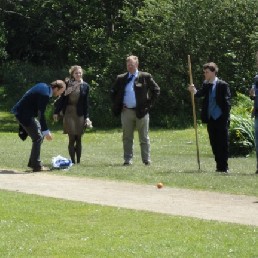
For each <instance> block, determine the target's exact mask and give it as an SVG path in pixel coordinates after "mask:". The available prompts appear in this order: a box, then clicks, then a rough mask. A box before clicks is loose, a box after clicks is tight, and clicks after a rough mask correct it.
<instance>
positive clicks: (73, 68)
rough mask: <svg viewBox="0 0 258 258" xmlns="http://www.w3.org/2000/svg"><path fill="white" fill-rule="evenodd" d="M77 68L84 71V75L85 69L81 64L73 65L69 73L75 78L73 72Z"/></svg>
mask: <svg viewBox="0 0 258 258" xmlns="http://www.w3.org/2000/svg"><path fill="white" fill-rule="evenodd" d="M76 70H81V71H82V75H83V69H82V67H81V66H79V65H73V66H71V67H70V69H69V74H70V77H71V78H73V73H74V72H75V71H76Z"/></svg>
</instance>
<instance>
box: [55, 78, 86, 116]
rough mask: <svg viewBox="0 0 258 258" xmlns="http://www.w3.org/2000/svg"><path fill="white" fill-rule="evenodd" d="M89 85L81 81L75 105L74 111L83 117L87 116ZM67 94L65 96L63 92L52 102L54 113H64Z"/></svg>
mask: <svg viewBox="0 0 258 258" xmlns="http://www.w3.org/2000/svg"><path fill="white" fill-rule="evenodd" d="M89 88H90V87H89V85H88V84H87V83H86V82H83V83H82V84H81V85H80V96H79V99H78V102H77V105H76V112H77V115H78V116H83V117H84V119H86V118H87V117H89ZM68 100H69V95H67V96H65V95H64V93H63V94H62V95H61V96H60V98H58V99H57V100H56V102H55V104H54V107H55V109H54V114H59V113H60V112H61V111H62V112H63V114H65V110H66V107H67V105H68Z"/></svg>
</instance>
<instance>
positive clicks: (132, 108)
mask: <svg viewBox="0 0 258 258" xmlns="http://www.w3.org/2000/svg"><path fill="white" fill-rule="evenodd" d="M123 108H126V109H132V110H135V108H129V107H127V106H126V105H124V106H123Z"/></svg>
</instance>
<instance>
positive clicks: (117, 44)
mask: <svg viewBox="0 0 258 258" xmlns="http://www.w3.org/2000/svg"><path fill="white" fill-rule="evenodd" d="M257 10H258V2H257V1H256V0H218V1H213V2H211V1H203V0H195V1H187V0H172V1H171V0H159V1H154V0H139V1H137V2H135V1H127V0H106V1H99V0H91V1H85V0H67V1H66V2H65V3H64V2H63V1H60V0H48V1H45V0H31V1H29V0H22V1H20V0H5V1H1V4H0V12H1V15H0V67H1V69H0V109H1V110H9V109H10V107H11V106H12V105H13V104H14V103H15V102H16V101H17V100H18V99H19V97H20V96H21V95H22V94H23V93H24V91H25V90H26V89H27V88H29V87H31V86H32V85H33V84H34V83H35V82H37V81H45V82H51V81H53V80H55V79H57V78H60V79H62V78H64V77H65V76H67V74H68V69H69V67H70V66H71V65H74V64H79V65H81V66H82V67H83V68H84V70H85V77H84V78H85V80H86V81H87V82H88V83H89V84H90V86H91V112H90V114H91V119H92V120H93V123H94V125H95V126H98V127H102V128H103V127H114V126H117V125H119V124H120V121H119V119H117V118H114V117H113V116H112V114H111V109H110V98H109V90H110V88H111V86H112V83H113V82H114V80H115V78H116V76H117V74H119V73H122V72H124V71H125V58H126V56H127V55H129V54H135V55H137V56H139V59H140V69H141V70H144V71H148V72H150V73H152V75H153V76H154V78H155V80H156V81H157V82H158V84H159V85H160V87H161V96H160V100H159V102H158V103H157V105H156V106H155V108H154V109H153V110H152V113H151V116H152V118H151V125H152V126H157V127H163V128H185V127H187V126H189V125H191V124H192V111H191V110H192V109H191V102H190V101H191V99H190V96H189V93H188V91H187V90H186V88H187V84H188V81H189V78H188V67H187V55H189V54H190V55H191V59H192V70H193V78H194V83H195V84H196V86H197V87H198V85H200V84H201V82H202V80H203V76H202V65H203V64H204V63H205V62H208V61H214V62H216V63H217V64H218V66H219V68H220V71H219V77H220V78H222V79H224V80H226V81H227V82H229V83H230V86H231V91H232V94H233V96H236V94H237V93H238V92H240V93H243V94H246V92H247V89H248V88H249V87H250V85H251V83H252V79H253V77H254V74H255V73H256V69H257V68H256V65H255V53H256V52H257V49H258V47H257V46H258V40H257V38H258V37H257V36H258V19H257ZM197 109H199V103H198V102H197ZM197 113H198V112H197ZM198 114H199V113H198Z"/></svg>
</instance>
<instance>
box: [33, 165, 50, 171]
mask: <svg viewBox="0 0 258 258" xmlns="http://www.w3.org/2000/svg"><path fill="white" fill-rule="evenodd" d="M49 170H50V169H49V168H48V167H44V166H41V167H37V168H33V169H32V171H33V172H43V171H49Z"/></svg>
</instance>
